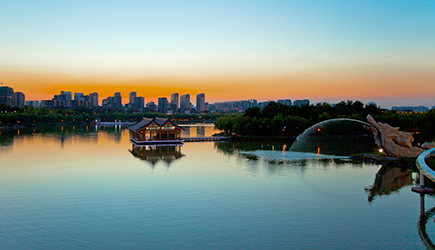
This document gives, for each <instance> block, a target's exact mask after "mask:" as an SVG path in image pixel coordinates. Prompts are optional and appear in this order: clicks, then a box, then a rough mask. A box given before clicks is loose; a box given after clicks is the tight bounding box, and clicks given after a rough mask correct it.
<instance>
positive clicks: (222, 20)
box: [0, 1, 435, 105]
mask: <svg viewBox="0 0 435 250" xmlns="http://www.w3.org/2000/svg"><path fill="white" fill-rule="evenodd" d="M0 13H1V16H2V18H1V19H0V26H1V27H2V28H1V33H2V39H0V58H2V60H0V75H1V74H2V75H4V77H5V79H0V81H3V82H7V83H8V84H9V85H14V84H16V85H17V86H18V87H19V88H25V86H26V84H25V83H24V82H22V81H24V80H20V81H21V82H20V81H19V80H17V79H18V78H19V77H17V76H14V75H13V74H30V73H32V74H35V72H37V73H38V74H51V73H53V72H55V73H57V74H63V75H70V76H74V77H77V76H80V77H82V79H81V80H82V82H83V84H85V82H86V81H89V83H88V85H95V86H100V85H104V82H105V81H106V80H105V79H107V78H110V79H124V80H122V81H121V80H118V82H112V83H110V84H112V85H115V84H124V83H125V81H133V82H134V81H136V82H139V81H140V79H142V80H143V79H149V78H152V79H153V80H149V81H146V83H145V85H146V86H148V87H149V88H152V87H156V83H155V82H156V80H155V79H165V80H164V81H165V83H167V84H169V85H170V81H175V82H177V81H178V82H183V83H184V82H186V81H187V80H186V79H187V78H189V79H190V78H192V77H193V78H195V79H196V80H195V82H201V80H200V79H210V78H211V77H215V78H216V79H226V80H225V81H224V82H222V81H223V80H221V81H219V80H216V81H213V84H215V85H216V84H217V85H219V84H222V85H225V84H226V83H227V82H228V81H229V80H228V78H231V77H233V76H234V77H236V78H238V79H239V80H238V81H237V82H234V83H232V84H233V85H238V84H239V83H240V84H241V85H240V86H245V85H249V84H251V85H253V86H260V85H258V84H260V83H257V82H250V83H249V82H240V78H242V77H244V76H246V77H247V78H252V77H255V76H259V77H262V78H264V77H267V76H270V77H271V78H270V79H274V77H275V78H276V77H277V76H280V77H281V76H283V75H287V78H286V79H287V82H288V87H289V89H292V86H293V85H292V84H293V82H294V85H295V86H296V87H295V89H300V88H301V85H304V81H305V83H306V85H310V84H313V82H315V81H317V82H320V81H318V80H316V79H317V78H312V77H311V76H318V77H319V78H320V79H321V78H322V77H331V80H330V81H331V82H333V81H334V76H335V79H336V80H337V81H340V79H343V78H346V81H347V84H350V85H352V84H355V85H356V84H361V82H360V80H359V79H356V78H352V77H351V75H348V72H358V74H357V75H364V74H365V73H364V72H367V74H368V75H373V74H375V75H376V76H377V77H371V78H370V79H382V78H383V77H382V76H384V78H385V79H395V76H394V75H393V74H395V72H403V71H404V70H405V71H410V73H409V74H408V75H407V77H408V78H407V79H408V81H411V80H412V75H421V72H424V74H427V76H425V77H424V78H423V79H420V78H421V77H419V79H418V82H409V84H410V85H409V86H417V87H419V88H429V91H425V92H426V93H424V92H421V91H420V92H418V91H416V92H415V93H414V92H412V91H411V93H410V92H409V90H405V89H406V83H405V82H401V83H400V84H399V85H400V86H403V88H404V90H403V91H406V92H403V93H402V94H400V93H394V94H391V95H389V94H388V90H389V89H390V88H391V87H390V86H391V83H389V84H386V85H385V84H384V83H383V81H381V80H379V83H378V84H376V85H375V86H378V87H380V91H381V92H382V93H383V94H382V95H378V96H374V98H373V100H375V99H376V100H378V102H379V101H383V99H385V100H394V99H395V98H396V99H398V100H403V99H407V98H408V99H410V100H411V99H413V100H418V99H419V98H420V99H425V100H426V101H425V102H427V103H425V104H426V105H430V104H428V103H429V102H434V103H433V104H432V105H435V101H434V100H435V99H434V95H433V94H428V92H432V93H434V92H435V91H434V90H435V89H434V87H431V86H435V84H434V83H435V82H434V74H431V73H430V72H433V70H434V69H435V59H434V58H435V48H434V44H435V1H0ZM377 71H379V72H377ZM17 72H20V73H17ZM23 72H24V73H23ZM29 72H30V73H29ZM374 72H375V73H374ZM288 75H293V76H295V75H296V77H295V78H296V79H298V81H295V78H291V77H290V78H289V76H288ZM306 75H309V76H310V77H311V78H309V79H308V78H304V77H302V76H306ZM354 75H355V74H354ZM379 75H380V76H381V77H379ZM98 76H101V80H99V81H97V83H95V82H91V80H89V79H90V77H91V78H92V79H94V80H95V78H96V77H98ZM168 76H170V79H169V78H168ZM0 77H1V76H0ZM177 77H178V78H177ZM204 77H206V78H204ZM354 77H355V76H354ZM87 79H88V80H87ZM304 79H305V80H304ZM94 80H93V81H94ZM11 81H12V82H11ZM17 81H18V82H17ZM282 81H285V80H282ZM391 81H393V80H390V82H391ZM64 82H68V80H65V78H59V80H58V84H59V91H60V88H61V87H63V88H68V83H64ZM268 82H269V84H270V85H271V87H273V86H274V84H273V80H270V81H268ZM28 84H29V83H28ZM33 84H36V82H34V83H33ZM50 84H51V85H52V84H54V83H47V85H50ZM108 84H109V83H108ZM203 84H206V83H203ZM256 84H257V85H256ZM319 84H320V83H319ZM324 84H326V85H325V86H327V88H326V89H333V88H334V86H331V83H324ZM328 84H329V85H328ZM342 84H344V83H342ZM431 84H432V85H431ZM282 85H283V83H277V85H276V86H277V87H276V88H277V89H278V88H279V87H278V86H282ZM134 86H135V85H134V84H132V87H134ZM171 86H172V85H171ZM310 86H311V85H310ZM75 87H76V86H75ZM173 87H174V88H175V87H176V84H173ZM188 87H189V88H190V89H193V90H197V91H198V92H204V91H202V90H201V89H200V87H198V85H194V84H192V85H189V86H188ZM336 87H338V86H336ZM312 88H314V89H315V87H314V85H312ZM22 91H23V92H26V90H25V89H23V90H22ZM33 91H36V92H37V90H36V89H34V88H32V89H31V90H30V91H29V94H28V95H32V94H31V93H33ZM44 91H46V92H47V90H46V89H45V90H44V89H42V90H40V91H39V92H40V93H38V95H36V94H35V96H40V95H43V92H44ZM205 91H209V96H210V97H213V98H214V99H219V97H218V95H222V93H217V92H216V94H215V96H214V94H213V86H208V89H206V90H205ZM36 92H35V93H36ZM298 93H299V92H298ZM298 93H296V94H295V93H294V91H293V92H291V91H288V92H286V93H282V91H277V92H276V93H270V94H267V95H265V96H248V94H247V95H240V99H242V98H249V97H251V98H256V99H259V100H261V99H273V98H274V97H279V98H281V97H284V96H281V95H284V94H287V95H288V97H289V98H292V99H294V98H311V99H318V100H319V101H323V100H322V96H321V95H319V94H313V95H312V96H309V95H310V91H308V90H306V91H305V92H304V91H302V90H301V92H300V95H298ZM48 94H51V93H47V95H48ZM162 94H163V93H162ZM206 94H207V93H206ZM280 94H281V95H280ZM168 95H170V93H168ZM250 95H255V93H251V94H250ZM324 96H325V97H324V99H325V101H328V100H335V99H340V98H341V99H346V97H347V96H346V93H343V94H342V96H333V94H331V93H325V94H324ZM369 97H370V96H369V94H368V93H365V94H364V95H361V97H360V98H359V99H364V100H365V99H367V100H368V99H369ZM150 98H151V97H150ZM228 98H237V96H234V95H229V96H228ZM348 98H349V99H350V98H351V99H357V98H358V95H357V93H353V92H352V91H351V92H349V95H348ZM221 99H225V97H222V98H221ZM376 100H375V101H376ZM415 104H416V105H417V104H418V103H415Z"/></svg>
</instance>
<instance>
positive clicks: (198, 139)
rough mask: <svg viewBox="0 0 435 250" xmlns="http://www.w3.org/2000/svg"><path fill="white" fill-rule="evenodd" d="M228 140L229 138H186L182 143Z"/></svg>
mask: <svg viewBox="0 0 435 250" xmlns="http://www.w3.org/2000/svg"><path fill="white" fill-rule="evenodd" d="M228 139H230V137H229V136H209V137H186V138H183V140H184V142H199V141H223V140H228Z"/></svg>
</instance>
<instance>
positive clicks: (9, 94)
mask: <svg viewBox="0 0 435 250" xmlns="http://www.w3.org/2000/svg"><path fill="white" fill-rule="evenodd" d="M0 104H6V105H9V106H13V105H14V89H13V88H10V87H7V86H1V87H0Z"/></svg>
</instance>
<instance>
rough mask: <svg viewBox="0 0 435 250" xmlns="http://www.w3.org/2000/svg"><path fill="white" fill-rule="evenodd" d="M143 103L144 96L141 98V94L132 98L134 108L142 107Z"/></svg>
mask: <svg viewBox="0 0 435 250" xmlns="http://www.w3.org/2000/svg"><path fill="white" fill-rule="evenodd" d="M144 103H145V98H143V97H142V96H138V97H136V98H134V106H135V108H136V109H143V108H144Z"/></svg>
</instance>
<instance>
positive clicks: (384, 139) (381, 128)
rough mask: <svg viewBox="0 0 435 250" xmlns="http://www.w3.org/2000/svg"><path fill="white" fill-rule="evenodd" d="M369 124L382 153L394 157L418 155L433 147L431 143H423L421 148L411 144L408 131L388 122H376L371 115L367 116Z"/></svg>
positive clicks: (411, 140)
mask: <svg viewBox="0 0 435 250" xmlns="http://www.w3.org/2000/svg"><path fill="white" fill-rule="evenodd" d="M367 120H368V122H369V123H370V124H371V125H372V126H369V127H368V129H370V130H371V131H372V132H373V136H374V137H375V142H376V145H378V147H380V148H381V149H382V150H383V153H384V154H386V155H389V156H396V157H418V156H419V155H420V154H421V153H423V151H425V150H427V149H430V148H433V147H435V145H434V144H433V143H425V144H423V148H420V147H415V146H412V142H413V141H414V138H413V137H412V135H411V134H410V133H408V132H403V131H400V130H399V127H391V126H390V125H389V124H383V123H382V122H376V121H375V119H373V117H372V116H371V115H368V116H367Z"/></svg>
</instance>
